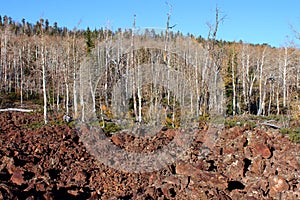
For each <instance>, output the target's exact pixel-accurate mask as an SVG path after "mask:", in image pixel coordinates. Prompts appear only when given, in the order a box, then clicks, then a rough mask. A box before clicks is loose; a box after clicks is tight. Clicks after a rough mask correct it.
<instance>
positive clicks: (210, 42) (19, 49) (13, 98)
mask: <svg viewBox="0 0 300 200" xmlns="http://www.w3.org/2000/svg"><path fill="white" fill-rule="evenodd" d="M168 22H169V21H168ZM168 22H167V28H166V29H161V30H159V29H147V28H145V29H135V20H134V23H133V27H132V28H130V29H126V30H121V29H118V30H117V31H112V30H110V29H109V28H106V27H105V28H100V29H95V30H90V29H89V28H87V29H86V30H77V29H76V28H74V29H73V30H69V29H67V28H65V27H64V28H61V27H58V25H57V23H54V24H53V26H52V25H50V24H49V21H48V20H47V19H46V20H44V19H40V20H39V21H37V22H36V24H32V23H29V22H26V21H25V19H23V20H22V22H21V23H20V22H16V21H13V19H12V18H10V17H7V16H4V17H0V33H1V34H0V35H1V38H0V44H1V51H0V86H1V99H0V107H1V108H8V107H28V106H29V105H31V106H32V105H37V106H39V108H40V109H41V110H42V106H44V115H45V122H46V123H47V112H49V111H50V112H51V111H52V112H53V111H55V112H57V111H58V112H64V113H66V114H68V115H71V116H73V117H74V118H76V117H79V115H80V116H81V118H82V120H84V118H85V116H84V113H87V111H86V110H87V109H92V110H93V111H95V112H96V113H97V117H101V119H109V118H118V117H119V118H120V116H124V118H130V119H133V120H134V121H139V122H142V121H144V122H151V121H155V120H156V121H157V117H159V120H162V121H163V123H165V124H167V125H170V126H173V127H178V126H180V120H183V118H184V119H187V118H189V119H198V118H199V117H201V116H210V115H212V113H216V112H217V113H222V115H224V116H236V115H258V116H276V115H277V116H279V115H288V116H289V117H291V118H293V119H298V117H299V114H300V107H299V105H300V104H299V95H300V85H299V83H300V81H299V78H300V59H299V58H300V52H299V49H297V48H296V47H295V45H293V44H292V43H291V44H289V45H286V46H284V47H280V48H275V47H271V46H270V45H268V44H249V43H243V41H239V42H231V41H222V40H217V39H216V32H217V28H218V27H217V23H216V25H215V26H214V27H213V26H212V27H211V29H210V31H209V33H208V36H207V37H205V36H194V35H190V34H188V35H183V34H182V33H180V32H172V29H170V28H169V24H168ZM216 22H218V21H216ZM157 66H158V67H157ZM158 68H160V69H158ZM159 70H161V71H159ZM147 77H148V78H147ZM149 77H150V78H149ZM148 79H149V80H148ZM87 96H89V97H87ZM87 104H89V105H90V106H91V108H87V106H85V105H87ZM158 105H161V108H160V112H161V113H164V116H163V117H162V116H161V115H160V116H158V111H157V109H156V108H157V107H159V106H158ZM183 115H184V117H183ZM186 116H189V117H186ZM162 118H163V119H162ZM179 118H180V119H179ZM181 124H183V123H181Z"/></svg>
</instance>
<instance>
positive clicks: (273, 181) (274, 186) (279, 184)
mask: <svg viewBox="0 0 300 200" xmlns="http://www.w3.org/2000/svg"><path fill="white" fill-rule="evenodd" d="M269 181H270V195H272V196H275V195H276V194H278V193H280V192H283V191H286V190H288V189H289V187H290V186H289V184H288V183H287V182H286V180H285V179H284V178H283V177H280V176H273V177H270V178H269Z"/></svg>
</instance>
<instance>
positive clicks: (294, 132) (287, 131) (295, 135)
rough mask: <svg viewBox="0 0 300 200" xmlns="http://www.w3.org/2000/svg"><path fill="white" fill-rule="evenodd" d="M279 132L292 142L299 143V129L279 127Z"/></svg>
mask: <svg viewBox="0 0 300 200" xmlns="http://www.w3.org/2000/svg"><path fill="white" fill-rule="evenodd" d="M280 133H281V134H283V135H288V136H289V138H290V140H291V141H292V142H296V143H300V129H291V128H281V129H280Z"/></svg>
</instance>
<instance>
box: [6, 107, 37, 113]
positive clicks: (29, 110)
mask: <svg viewBox="0 0 300 200" xmlns="http://www.w3.org/2000/svg"><path fill="white" fill-rule="evenodd" d="M8 111H17V112H33V110H31V109H23V108H5V109H0V112H8Z"/></svg>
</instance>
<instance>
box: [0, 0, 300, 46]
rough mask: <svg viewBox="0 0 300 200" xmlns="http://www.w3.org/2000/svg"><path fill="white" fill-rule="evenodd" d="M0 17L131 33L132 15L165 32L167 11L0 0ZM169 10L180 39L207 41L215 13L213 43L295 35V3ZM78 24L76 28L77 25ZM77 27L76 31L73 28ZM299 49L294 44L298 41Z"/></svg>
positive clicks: (228, 0)
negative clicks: (217, 13)
mask: <svg viewBox="0 0 300 200" xmlns="http://www.w3.org/2000/svg"><path fill="white" fill-rule="evenodd" d="M1 1H2V2H1V6H0V15H1V16H4V15H7V16H9V17H12V18H13V20H15V21H21V20H22V18H24V19H25V20H26V21H27V22H30V23H35V22H36V21H38V20H39V19H40V18H41V17H42V18H44V19H48V20H49V22H50V24H51V25H53V23H54V22H57V23H58V26H61V27H64V26H66V27H68V28H70V29H73V28H74V27H78V28H79V29H86V28H87V27H90V28H91V29H94V28H101V27H106V26H108V25H109V26H110V28H111V29H113V30H116V29H117V28H122V29H124V28H131V27H132V23H133V15H134V14H136V26H137V27H141V28H143V27H157V28H164V27H165V24H166V20H167V13H168V11H169V8H168V6H167V4H166V0H109V1H107V0H105V1H104V0H103V1H101V0H84V1H83V0H80V1H79V0H26V1H25V0H1ZM167 1H168V2H169V4H171V5H172V8H173V9H172V15H171V22H170V24H171V25H173V24H177V26H176V27H175V28H174V30H175V31H180V32H182V33H183V34H187V33H191V34H194V35H196V36H199V35H202V36H203V37H206V36H207V33H208V26H207V23H213V22H214V17H215V8H216V5H218V7H219V9H220V15H221V16H222V15H225V16H226V18H225V21H224V23H223V24H220V27H219V31H218V39H223V40H226V41H239V40H243V41H244V42H249V43H253V44H261V43H268V44H270V45H271V46H275V47H280V46H283V45H285V44H286V42H287V36H288V37H289V38H290V39H294V34H293V31H292V29H291V27H290V25H293V26H294V27H295V28H296V29H297V30H298V31H299V32H300V12H299V8H300V1H299V0H248V1H242V0H167ZM79 22H80V23H79ZM78 24H79V25H78ZM297 42H298V43H299V41H297Z"/></svg>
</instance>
